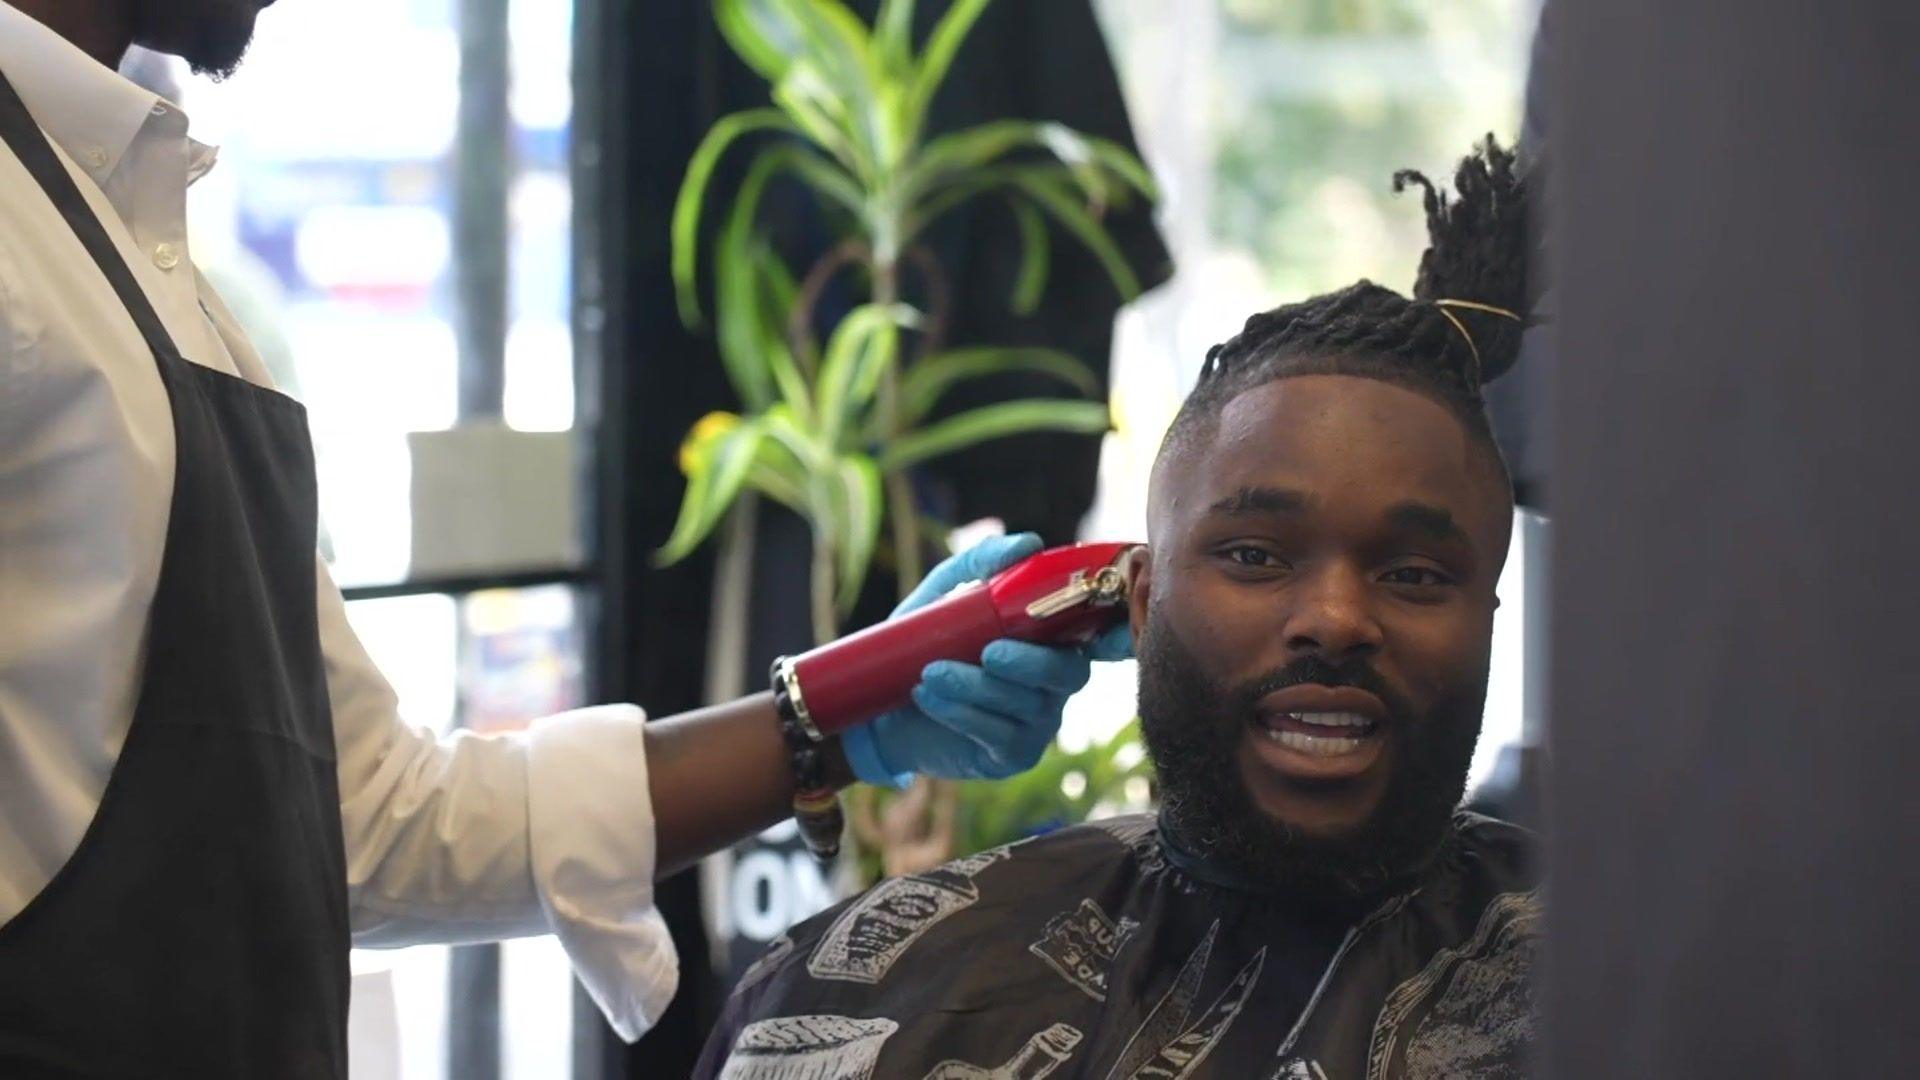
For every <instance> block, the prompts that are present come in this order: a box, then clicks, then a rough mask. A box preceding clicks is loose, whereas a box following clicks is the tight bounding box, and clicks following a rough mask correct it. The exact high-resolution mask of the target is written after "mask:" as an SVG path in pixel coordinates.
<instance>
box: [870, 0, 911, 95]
mask: <svg viewBox="0 0 1920 1080" xmlns="http://www.w3.org/2000/svg"><path fill="white" fill-rule="evenodd" d="M914 7H915V4H914V0H880V11H879V14H877V15H876V16H875V17H874V20H873V28H874V33H873V36H874V41H875V43H876V44H877V45H878V46H879V49H880V57H881V59H882V60H883V61H885V63H886V65H887V73H888V75H889V76H891V77H893V78H895V79H899V78H903V77H904V76H905V75H907V73H908V72H909V71H911V69H912V66H913V10H914Z"/></svg>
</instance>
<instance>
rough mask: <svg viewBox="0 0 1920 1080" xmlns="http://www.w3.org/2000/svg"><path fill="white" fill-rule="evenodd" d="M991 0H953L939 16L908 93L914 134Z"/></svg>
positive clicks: (924, 121) (908, 106)
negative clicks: (950, 5)
mask: <svg viewBox="0 0 1920 1080" xmlns="http://www.w3.org/2000/svg"><path fill="white" fill-rule="evenodd" d="M992 2H993V0H954V5H953V6H952V7H950V8H948V9H947V13H946V14H945V15H942V16H941V17H940V22H939V23H938V24H937V25H935V26H934V28H933V33H932V34H931V35H930V36H929V37H928V38H927V48H926V51H925V52H924V53H922V54H921V57H920V66H919V68H918V70H916V71H915V72H914V75H913V88H912V90H911V91H910V92H909V94H908V99H907V109H908V114H909V116H911V117H912V120H913V126H914V129H915V130H916V131H917V130H918V129H919V128H920V127H921V126H922V125H923V124H925V123H926V116H927V110H928V109H929V108H931V107H932V106H933V98H934V95H935V94H937V93H939V92H940V85H941V84H942V83H944V82H946V81H947V73H948V72H949V71H951V70H952V68H953V60H954V57H956V56H958V55H959V54H960V46H962V45H964V44H966V41H967V37H968V35H970V34H972V33H973V26H974V24H975V23H977V22H979V21H980V15H981V13H982V12H985V11H986V10H987V5H988V4H990V3H992Z"/></svg>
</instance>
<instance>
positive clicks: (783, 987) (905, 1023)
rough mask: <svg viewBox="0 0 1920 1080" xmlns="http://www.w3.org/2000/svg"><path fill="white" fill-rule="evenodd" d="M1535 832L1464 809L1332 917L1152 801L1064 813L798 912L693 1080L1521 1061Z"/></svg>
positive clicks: (1271, 1070)
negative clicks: (1167, 833)
mask: <svg viewBox="0 0 1920 1080" xmlns="http://www.w3.org/2000/svg"><path fill="white" fill-rule="evenodd" d="M1530 847H1531V838H1530V836H1529V834H1528V833H1526V832H1525V831H1524V830H1521V829H1519V828H1516V827H1514V826H1512V825H1508V824H1505V823H1503V822H1498V821H1493V820H1491V819H1488V818H1483V817H1479V816H1476V815H1471V814H1465V813H1462V814H1459V815H1457V816H1456V817H1455V819H1454V821H1453V824H1452V828H1451V830H1450V832H1449V835H1448V837H1447V839H1446V842H1445V844H1444V846H1443V848H1442V850H1441V852H1440V853H1439V855H1438V856H1437V857H1436V858H1435V860H1434V862H1433V863H1432V864H1431V866H1430V867H1429V868H1428V870H1427V871H1426V872H1425V873H1424V874H1423V875H1422V877H1421V878H1420V881H1419V883H1418V885H1417V886H1415V887H1414V888H1413V889H1411V890H1410V891H1408V892H1406V893H1404V894H1401V895H1398V896H1395V897H1394V898H1393V899H1391V900H1389V901H1387V902H1386V903H1384V904H1382V905H1380V906H1379V907H1377V908H1375V909H1374V910H1372V911H1371V912H1368V913H1365V914H1363V915H1360V916H1358V917H1348V918H1345V919H1340V918H1337V917H1333V916H1318V917H1308V916H1303V915H1301V914H1300V913H1299V912H1298V911H1295V910H1292V909H1291V908H1290V907H1289V906H1286V905H1283V904H1282V903H1281V902H1280V901H1278V900H1276V899H1274V898H1273V897H1271V896H1263V895H1261V894H1259V893H1258V892H1255V891H1251V890H1247V889H1241V888H1235V887H1233V886H1232V885H1230V884H1227V883H1226V882H1225V879H1224V878H1223V877H1222V876H1221V875H1218V874H1214V873H1210V872H1209V869H1208V868H1207V867H1206V866H1205V865H1203V864H1199V863H1197V862H1196V861H1195V860H1193V859H1192V858H1191V857H1190V856H1187V855H1185V854H1183V853H1182V852H1180V851H1179V850H1178V849H1177V848H1174V847H1172V846H1170V845H1169V844H1168V843H1167V841H1166V840H1165V838H1164V837H1163V836H1162V835H1161V833H1160V831H1159V830H1158V828H1157V827H1156V823H1155V820H1154V819H1153V818H1152V817H1151V816H1144V815H1143V816H1131V817H1122V818H1114V819H1111V820H1107V821H1101V822H1097V823H1094V824H1090V825H1082V826H1078V827H1075V828H1070V829H1065V830H1062V831H1060V832H1056V833H1052V834H1049V835H1047V836H1044V837H1040V838H1037V839H1033V840H1029V841H1025V842H1022V843H1019V844H1015V845H1013V846H1011V847H1005V848H997V849H994V850H992V851H987V852H983V853H981V854H979V855H973V856H970V857H968V858H964V859H960V860H958V861H956V862H953V863H949V864H948V865H946V866H943V867H941V868H939V869H937V870H932V871H929V872H927V873H923V874H915V875H913V876H910V877H902V878H893V879H890V880H887V881H883V882H881V883H880V884H879V885H877V886H875V887H874V888H872V889H870V890H868V891H867V892H866V893H864V894H862V895H861V896H859V897H857V898H855V899H853V900H852V901H849V902H847V903H844V904H842V905H840V906H838V907H836V908H833V909H830V910H828V911H826V912H824V913H822V914H821V915H820V916H818V917H816V918H814V919H812V920H810V921H808V922H806V923H803V924H801V925H800V926H798V927H796V928H795V929H794V930H793V931H792V932H790V933H789V934H788V935H786V936H784V937H782V938H781V939H779V940H778V941H776V942H775V943H774V945H773V946H772V948H771V949H770V950H769V952H768V953H767V955H766V956H765V957H763V958H762V959H761V960H760V961H759V962H758V963H757V964H755V965H754V966H753V968H751V969H750V970H749V971H748V972H747V974H746V976H745V977H744V978H743V979H742V981H741V984H740V986H739V987H738V988H737V989H736V990H735V991H734V994H733V997H732V998H731V999H730V1000H729V1002H728V1004H727V1008H726V1011H725V1014H724V1015H723V1017H722V1019H721V1022H720V1024H719V1026H718V1027H717V1028H716V1029H715V1032H714V1034H713V1036H712V1038H711V1039H710V1040H709V1042H708V1044H707V1047H706V1053H705V1055H704V1056H703V1057H702V1059H701V1063H700V1067H699V1069H698V1071H697V1074H696V1075H698V1076H700V1077H703V1078H711V1077H716V1076H717V1077H721V1078H723V1080H866V1078H870V1077H880V1078H887V1080H894V1078H898V1080H1003V1078H1004V1080H1032V1078H1037V1077H1054V1078H1056V1080H1065V1078H1088V1080H1134V1078H1145V1077H1152V1078H1157V1080H1202V1078H1219V1080H1225V1078H1232V1080H1295V1078H1299V1080H1357V1078H1361V1077H1365V1078H1368V1080H1373V1078H1380V1077H1422V1078H1424V1077H1435V1078H1438V1077H1447V1078H1457V1077H1518V1076H1524V1075H1526V1072H1527V1069H1526V1064H1527V1058H1528V1056H1529V1053H1530V1051H1531V1047H1532V1043H1533V1035H1534V1028H1535V1009H1534V995H1533V987H1532V972H1533V958H1534V952H1535V945H1536V941H1537V935H1538V933H1539V928H1540V914H1541V910H1540V900H1539V893H1538V889H1537V885H1536V879H1535V877H1534V874H1533V872H1532V870H1531V868H1530V859H1529V849H1530Z"/></svg>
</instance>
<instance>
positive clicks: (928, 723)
mask: <svg viewBox="0 0 1920 1080" xmlns="http://www.w3.org/2000/svg"><path fill="white" fill-rule="evenodd" d="M1039 550H1040V538H1039V537H1038V536H1035V535H1034V534H1032V533H1022V534H1020V535H1018V536H996V537H993V538H991V539H988V540H983V541H981V542H980V543H979V544H976V545H974V546H973V547H971V548H969V549H967V550H966V551H963V552H961V553H960V554H958V555H955V556H953V557H952V558H950V559H948V560H947V561H945V562H943V563H941V564H940V565H939V566H936V567H934V568H933V572H932V573H929V574H928V575H927V576H926V579H925V580H924V581H922V582H921V583H920V585H919V587H918V588H916V589H914V590H913V592H912V593H911V594H910V595H908V597H907V598H906V599H905V600H903V601H901V602H900V606H899V607H898V608H896V609H895V610H894V613H893V614H894V616H895V617H896V618H897V617H899V616H900V615H903V614H905V613H907V612H909V611H913V610H915V609H916V608H921V607H925V606H926V605H927V604H930V603H932V602H933V601H935V600H938V599H939V598H941V597H942V596H945V595H946V594H947V593H949V592H951V591H953V590H954V589H956V588H958V587H960V586H961V585H964V584H966V583H967V582H970V581H981V580H984V579H986V578H990V577H992V576H993V575H995V574H997V573H999V572H1000V571H1002V570H1004V569H1006V568H1007V567H1009V566H1012V565H1013V564H1014V563H1017V562H1019V561H1020V560H1022V559H1024V558H1026V557H1027V556H1029V555H1033V554H1036V553H1037V552H1039ZM1132 655H1133V635H1132V634H1131V633H1130V632H1129V631H1128V629H1127V626H1126V624H1124V623H1122V624H1121V625H1120V626H1117V627H1115V628H1114V629H1112V630H1110V631H1108V632H1107V633H1106V634H1105V635H1103V636H1102V637H1100V638H1099V639H1097V640H1096V641H1094V642H1092V643H1091V644H1089V645H1086V646H1084V647H1079V648H1056V647H1049V646H1045V645H1035V644H1032V643H1030V642H1024V641H1012V640H1007V639H1003V640H1000V641H996V642H994V643H993V644H991V645H988V646H987V648H986V650H985V652H984V654H983V655H982V656H981V658H980V663H979V664H977V665H976V664H963V663H959V662H956V661H951V660H939V661H935V662H934V663H931V664H928V665H927V667H926V670H925V671H923V672H921V674H920V680H921V681H920V685H919V686H916V687H914V690H913V704H912V705H910V706H907V707H905V708H901V709H896V710H894V711H893V712H890V713H887V714H886V715H884V716H881V717H878V718H877V719H875V720H874V721H873V722H872V723H871V724H867V725H864V726H862V727H857V728H854V729H852V730H851V731H848V732H846V733H845V734H844V735H842V736H841V742H842V745H843V746H844V748H845V750H846V753H847V762H848V764H850V765H852V766H853V774H854V775H855V776H857V777H859V778H860V779H861V780H863V781H865V782H867V783H869V784H878V785H882V786H886V787H903V786H905V785H906V783H907V782H908V781H909V780H911V779H913V777H914V774H916V773H919V774H923V775H926V776H938V777H946V778H949V779H955V780H971V779H988V780H1000V779H1004V778H1006V777H1009V776H1013V775H1016V774H1018V773H1022V772H1025V771H1026V770H1028V769H1031V768H1033V766H1034V765H1035V763H1037V762H1038V761H1039V760H1040V755H1041V754H1043V753H1045V752H1046V749H1047V746H1048V745H1049V744H1050V743H1052V742H1053V737H1054V736H1055V735H1056V734H1058V732H1059V731H1060V714H1061V711H1062V710H1063V709H1064V708H1065V707H1066V703H1067V698H1068V697H1071V696H1072V695H1073V694H1075V693H1078V692H1079V690H1080V689H1081V688H1082V687H1084V686H1086V685H1087V679H1088V677H1089V676H1090V675H1091V674H1092V664H1091V662H1090V661H1092V660H1123V659H1125V658H1127V657H1129V656H1132Z"/></svg>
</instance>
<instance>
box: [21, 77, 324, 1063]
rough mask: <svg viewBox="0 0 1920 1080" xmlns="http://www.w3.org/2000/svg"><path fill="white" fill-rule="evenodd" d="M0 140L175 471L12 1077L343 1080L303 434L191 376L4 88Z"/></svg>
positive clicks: (36, 966) (301, 420) (41, 905)
mask: <svg viewBox="0 0 1920 1080" xmlns="http://www.w3.org/2000/svg"><path fill="white" fill-rule="evenodd" d="M0 137H3V138H4V140H5V142H6V143H7V145H8V146H9V147H10V148H11V149H12V151H13V153H14V154H15V155H16V156H17V157H18V158H19V159H20V161H21V162H22V163H24V164H25V166H26V167H27V170H28V171H29V172H30V173H31V174H32V175H33V177H34V179H35V180H37V181H38V182H39V184H40V187H41V189H42V190H43V191H44V192H45V193H46V195H47V197H48V198H49V199H50V200H52V202H53V204H54V205H55V206H57V207H58V208H59V210H60V212H61V214H62V215H63V216H64V217H65V218H66V220H67V223H68V225H69V226H70V227H71V228H72V229H73V232H74V235H75V236H77V237H78V238H79V240H80V243H81V244H82V245H83V246H84V248H85V250H86V252H87V254H89V255H91V256H92V258H93V260H94V262H95V263H97V264H98V265H99V267H100V270H101V272H102V273H103V274H104V275H105V276H106V278H107V280H108V282H110V283H111V284H112V286H113V290H114V292H115V293H117V294H118V295H119V297H120V301H121V303H122V304H124V305H125V307H126V309H127V314H128V315H129V316H131V317H132V319H133V322H134V323H135V325H137V326H138V327H139V329H140V333H141V335H142V336H143V337H144V338H146V342H147V345H148V347H149V348H150V349H151V350H152V353H153V359H154V363H155V364H157V365H158V367H159V371H160V379H161V382H162V383H164V384H165V386H166V390H167V396H168V399H169V400H170V402H171V403H172V408H173V428H174V445H175V450H176V460H175V466H174V470H175V471H174V490H173V505H172V510H171V514H170V519H169V522H168V526H167V539H166V552H165V555H164V556H163V558H162V561H161V565H160V579H159V585H158V588H157V589H156V591H155V593H154V597H153V607H152V613H151V616H150V620H149V625H148V633H147V656H146V667H145V676H144V681H143V682H142V683H141V686H140V693H139V703H138V706H137V707H136V709H135V711H134V716H133V726H132V728H131V729H130V730H129V732H128V734H127V740H126V744H125V746H124V747H123V748H122V749H121V751H120V757H119V761H118V763H117V764H116V765H115V766H114V769H113V775H112V778H111V779H110V780H109V781H108V783H107V788H106V792H105V794H104V796H103V797H102V799H101V802H100V807H99V810H98V811H97V812H96V813H95V814H94V818H93V822H92V824H91V825H90V826H89V828H88V830H87V833H86V836H85V838H84V839H83V840H82V841H81V843H80V846H79V849H78V850H77V851H75V852H74V855H73V857H72V858H71V859H70V860H69V861H68V862H67V864H66V865H65V866H64V867H62V868H61V870H60V872H59V873H58V874H57V875H56V876H55V877H54V879H53V881H52V882H51V883H49V884H48V885H47V887H46V888H45V890H43V891H42V892H41V893H40V894H39V895H38V896H36V897H35V898H34V899H33V900H32V901H31V902H30V903H29V904H28V905H27V907H26V909H25V910H24V911H22V912H21V913H20V914H19V915H17V916H15V917H14V918H13V920H12V921H11V922H9V923H7V924H6V925H5V926H4V927H0V1077H8V1078H13V1077H37V1076H86V1077H122V1076H128V1077H132V1076H138V1077H196V1078H215V1077H274V1078H282V1077H284V1078H307V1077H327V1078H339V1077H344V1076H345V1075H346V1016H347V982H348V970H347V950H348V931H347V902H346V861H345V855H344V851H343V843H342V840H341V831H340V799H339V791H338V784H337V780H336V777H335V768H334V742H333V725H332V716H331V710H330V708H329V706H328V702H327V688H326V681H325V677H324V671H323V667H322V663H321V657H320V639H319V626H318V622H317V619H316V613H315V604H314V564H313V559H314V538H315V531H316V517H317V509H316V502H315V494H314V475H313V450H312V445H311V443H310V442H309V440H308V434H307V424H306V414H305V410H303V409H302V408H301V406H300V405H299V403H297V402H295V401H293V400H292V399H291V398H287V397H285V396H283V395H281V394H278V393H275V392H274V391H271V390H268V389H265V388H263V387H259V386H255V385H253V384H251V383H248V382H246V381H245V380H242V379H238V378H235V377H233V376H230V375H225V374H222V373H220V372H217V371H214V370H212V369H210V368H206V367H202V366H200V365H198V364H194V363H190V362H188V361H187V360H185V359H183V358H182V357H181V356H180V354H179V352H178V351H177V350H176V349H175V348H174V345H173V340H172V338H171V337H169V336H168V334H167V331H166V329H165V327H164V326H162V325H161V322H160V319H159V317H158V316H157V315H156V314H155V313H154V310H153V307H152V305H151V304H149V303H148V301H147V298H146V296H145V294H144V293H142V292H141V291H140V287H139V285H138V284H136V283H135V281H134V278H133V275H132V273H131V272H130V271H129V269H128V267H127V265H126V263H125V262H124V261H123V260H122V259H121V257H120V255H119V253H118V252H117V251H116V250H115V249H114V246H113V243H112V241H111V240H109V239H108V236H107V232H106V229H105V228H104V227H103V226H102V225H101V223H100V221H99V219H98V218H97V217H95V216H94V214H93V212H92V210H91V209H89V208H88V206H87V203H86V201H85V200H84V199H83V198H82V197H81V194H80V192H79V190H78V189H77V188H76V187H75V186H74V183H73V179H72V177H71V176H69V175H68V173H67V171H66V169H65V168H64V167H63V166H62V165H61V164H60V162H59V160H58V159H57V157H56V156H55V154H54V152H53V149H52V147H51V146H50V144H49V143H48V142H47V140H46V137H45V136H44V135H43V134H41V131H40V129H39V127H38V126H37V125H36V124H35V123H34V121H33V118H32V117H31V116H30V115H29V114H28V113H27V110H26V107H25V106H24V105H22V104H21V101H20V98H19V95H18V94H16V93H15V92H14V90H13V87H12V86H11V85H10V84H8V83H7V82H6V79H5V77H4V76H0Z"/></svg>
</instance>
